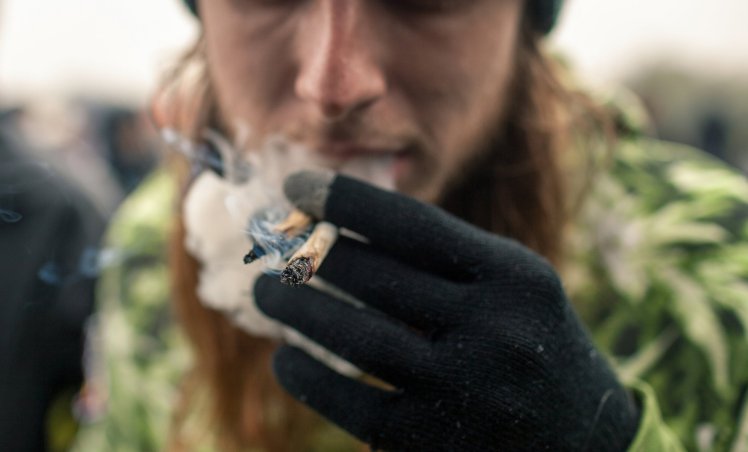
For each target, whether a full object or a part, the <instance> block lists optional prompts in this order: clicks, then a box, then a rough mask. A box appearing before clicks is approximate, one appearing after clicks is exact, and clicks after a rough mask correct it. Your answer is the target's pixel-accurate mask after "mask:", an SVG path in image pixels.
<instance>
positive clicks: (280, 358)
mask: <svg viewBox="0 0 748 452" xmlns="http://www.w3.org/2000/svg"><path fill="white" fill-rule="evenodd" d="M273 372H274V373H275V376H276V378H277V379H278V382H280V384H281V386H283V388H285V390H286V391H288V393H289V394H291V396H292V397H294V398H295V399H297V400H299V401H300V402H303V403H305V404H306V405H308V406H310V407H311V408H312V409H314V410H315V411H317V412H318V413H319V414H321V415H322V416H324V417H325V418H327V419H329V420H330V421H332V422H333V423H335V424H337V425H338V426H340V427H341V428H342V429H344V430H346V431H347V432H349V433H350V434H352V435H353V436H355V437H357V438H359V439H360V440H362V441H363V442H365V443H368V444H370V445H372V448H374V447H376V444H377V443H379V436H380V435H381V434H382V432H385V431H386V430H387V428H386V424H387V419H388V418H390V417H394V415H395V413H394V411H395V406H396V402H397V398H398V397H399V394H398V393H393V392H388V391H384V390H382V389H378V388H375V387H372V386H369V385H366V384H364V383H362V382H359V381H356V380H352V379H350V378H347V377H344V376H342V375H340V374H338V373H337V372H335V371H333V370H332V369H330V368H328V367H327V366H325V365H324V364H322V363H321V362H319V361H317V360H316V359H314V358H312V357H311V356H309V355H308V354H307V353H305V352H303V351H302V350H299V349H298V348H295V347H291V346H282V347H280V348H279V349H278V350H277V351H276V352H275V355H274V356H273Z"/></svg>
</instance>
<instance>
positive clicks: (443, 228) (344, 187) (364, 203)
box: [284, 171, 487, 278]
mask: <svg viewBox="0 0 748 452" xmlns="http://www.w3.org/2000/svg"><path fill="white" fill-rule="evenodd" d="M284 191H285V194H286V197H287V198H288V199H289V201H291V203H293V204H294V205H296V206H297V207H298V208H299V209H301V210H303V211H305V212H307V213H308V214H310V215H312V216H314V217H316V218H319V219H324V220H326V221H329V222H331V223H334V224H336V225H337V226H340V227H344V228H348V229H350V230H352V231H354V232H357V233H359V234H361V235H363V236H365V237H366V238H368V239H369V240H370V241H371V242H372V243H373V244H375V245H376V246H377V247H381V248H382V249H384V250H386V251H387V253H389V254H392V255H393V256H397V257H398V258H399V259H403V260H406V261H407V262H409V263H411V264H413V265H414V266H416V267H419V268H427V269H429V270H437V271H438V270H441V271H442V272H450V273H451V274H452V275H454V276H456V277H460V278H464V277H470V276H471V273H472V272H471V270H472V269H473V268H474V266H475V264H476V260H478V261H480V257H481V256H482V255H484V254H487V252H486V247H485V240H486V237H487V235H486V234H485V233H483V232H482V231H480V230H478V229H476V228H475V227H473V226H471V225H469V224H467V223H465V222H463V221H462V220H460V219H458V218H456V217H453V216H451V215H449V214H448V213H446V212H444V211H443V210H441V209H439V208H437V207H435V206H432V205H428V204H424V203H422V202H419V201H417V200H415V199H413V198H409V197H407V196H404V195H401V194H398V193H393V192H388V191H385V190H381V189H379V188H376V187H373V186H371V185H369V184H366V183H363V182H360V181H357V180H354V179H351V178H349V177H346V176H342V175H337V176H334V177H333V175H331V174H330V173H320V172H312V171H304V172H300V173H296V174H293V175H291V176H290V177H289V178H288V179H286V182H285V186H284ZM458 272H459V273H462V274H458Z"/></svg>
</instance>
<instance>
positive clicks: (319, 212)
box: [283, 170, 335, 219]
mask: <svg viewBox="0 0 748 452" xmlns="http://www.w3.org/2000/svg"><path fill="white" fill-rule="evenodd" d="M333 179H335V173H334V172H332V171H309V170H307V171H299V172H297V173H293V174H291V175H290V176H288V178H286V181H285V183H284V184H283V192H284V193H285V195H286V198H288V200H289V201H290V202H291V203H292V204H293V205H295V206H296V207H297V208H298V209H299V210H301V211H303V212H305V213H307V214H309V215H311V216H313V217H314V218H316V219H323V218H324V216H325V203H326V202H327V198H328V196H329V195H330V186H331V185H332V182H333Z"/></svg>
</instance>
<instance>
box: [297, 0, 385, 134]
mask: <svg viewBox="0 0 748 452" xmlns="http://www.w3.org/2000/svg"><path fill="white" fill-rule="evenodd" d="M313 3H314V6H312V8H313V14H309V16H308V20H307V21H306V22H305V23H303V24H302V26H301V28H300V31H299V34H298V35H297V39H299V48H300V49H301V55H300V57H299V58H300V65H299V69H298V74H297V76H296V80H295V86H294V88H295V91H296V95H297V96H298V97H299V98H300V99H302V100H303V101H305V102H309V103H311V104H312V105H314V106H315V107H316V108H317V109H318V110H319V112H320V113H321V114H322V115H323V116H324V117H325V118H326V119H328V120H337V119H341V118H344V117H347V116H349V115H351V114H352V113H354V112H356V111H360V110H363V109H365V108H366V107H368V106H370V105H372V104H373V103H374V102H376V101H377V100H378V99H379V98H381V97H382V96H383V95H384V93H385V92H386V90H387V86H386V80H385V75H384V71H383V70H382V67H381V64H380V63H379V62H378V61H377V59H378V58H377V47H378V43H377V42H376V41H375V39H373V34H372V33H371V30H372V29H373V27H372V24H371V23H370V22H371V21H372V19H371V17H367V14H366V11H365V10H364V8H365V3H366V2H365V1H363V0H315V1H314V2H313Z"/></svg>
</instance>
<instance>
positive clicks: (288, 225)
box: [273, 209, 312, 236]
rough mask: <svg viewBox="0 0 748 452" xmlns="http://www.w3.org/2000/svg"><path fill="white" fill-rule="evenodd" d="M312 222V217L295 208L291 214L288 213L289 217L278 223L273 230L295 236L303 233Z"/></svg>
mask: <svg viewBox="0 0 748 452" xmlns="http://www.w3.org/2000/svg"><path fill="white" fill-rule="evenodd" d="M311 224H312V217H310V216H309V215H307V214H305V213H304V212H302V211H300V210H298V209H294V210H292V211H291V213H290V214H288V217H286V219H285V220H283V221H281V222H280V223H278V224H277V225H276V226H275V227H274V228H273V230H274V231H275V232H278V233H282V234H286V235H288V236H295V235H299V234H300V233H302V232H303V231H304V230H305V229H306V228H308V227H309V225H311Z"/></svg>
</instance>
